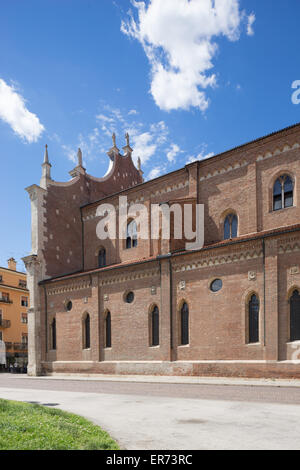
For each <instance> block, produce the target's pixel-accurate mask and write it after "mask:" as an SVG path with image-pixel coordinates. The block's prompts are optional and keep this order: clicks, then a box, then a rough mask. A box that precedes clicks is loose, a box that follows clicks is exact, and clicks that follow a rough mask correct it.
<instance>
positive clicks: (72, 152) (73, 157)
mask: <svg viewBox="0 0 300 470" xmlns="http://www.w3.org/2000/svg"><path fill="white" fill-rule="evenodd" d="M62 149H63V151H64V153H65V155H66V156H67V158H68V159H69V160H70V161H71V162H73V163H77V158H76V152H75V150H74V149H73V148H72V147H70V145H62Z"/></svg>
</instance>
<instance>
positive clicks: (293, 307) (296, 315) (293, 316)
mask: <svg viewBox="0 0 300 470" xmlns="http://www.w3.org/2000/svg"><path fill="white" fill-rule="evenodd" d="M290 325H291V341H300V293H299V291H298V290H295V291H294V292H293V295H292V297H291V299H290Z"/></svg>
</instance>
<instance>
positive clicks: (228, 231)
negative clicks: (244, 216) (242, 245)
mask: <svg viewBox="0 0 300 470" xmlns="http://www.w3.org/2000/svg"><path fill="white" fill-rule="evenodd" d="M237 235H238V218H237V216H236V214H229V215H227V217H226V219H225V221H224V240H230V239H232V238H236V237H237Z"/></svg>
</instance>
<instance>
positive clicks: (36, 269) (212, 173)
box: [24, 124, 300, 378]
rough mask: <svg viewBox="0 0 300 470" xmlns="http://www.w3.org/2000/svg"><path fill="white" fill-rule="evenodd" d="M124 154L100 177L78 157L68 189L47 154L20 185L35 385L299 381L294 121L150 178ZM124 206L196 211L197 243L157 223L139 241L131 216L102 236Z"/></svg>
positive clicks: (116, 153)
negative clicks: (80, 379) (27, 226)
mask: <svg viewBox="0 0 300 470" xmlns="http://www.w3.org/2000/svg"><path fill="white" fill-rule="evenodd" d="M125 144H126V145H125V146H124V147H123V151H122V152H120V150H119V149H118V148H117V143H116V137H115V136H113V147H112V148H111V149H110V150H109V152H108V158H109V163H110V165H109V171H108V173H107V174H106V175H105V176H104V177H103V178H96V177H94V176H91V175H89V174H88V173H87V172H86V169H85V168H84V166H83V159H82V153H81V150H80V149H79V150H78V162H77V166H76V167H75V168H74V169H73V170H72V171H70V175H71V179H70V180H69V181H68V182H65V183H62V182H56V181H54V180H53V179H52V178H51V163H50V159H49V156H48V149H47V147H46V150H45V156H44V162H43V164H42V177H41V181H40V184H39V185H36V184H34V185H32V186H30V187H29V188H27V189H26V190H27V192H28V194H29V197H30V200H31V214H32V215H31V225H32V228H31V230H32V251H31V254H30V255H29V256H27V257H25V258H24V263H25V266H26V269H27V273H28V288H29V290H30V308H29V310H28V335H29V338H28V352H29V364H28V373H29V375H32V376H38V375H51V374H59V373H64V374H68V373H69V374H128V375H140V374H146V375H169V376H170V375H187V376H224V377H225V376H227V377H274V378H276V377H280V378H283V377H286V378H300V124H297V125H295V126H291V127H289V128H286V129H283V130H281V131H279V132H275V133H273V134H271V135H268V136H265V137H262V138H259V139H257V140H255V141H252V142H250V143H247V144H244V145H241V146H239V147H236V148H234V149H232V150H229V151H226V152H224V153H222V154H219V155H216V156H214V157H212V158H210V159H207V160H202V161H195V162H193V163H191V164H188V165H186V166H185V167H184V168H181V169H179V170H177V171H174V172H172V173H169V174H166V175H164V176H161V177H159V178H156V179H153V180H151V181H146V182H145V181H144V180H143V172H142V169H141V164H140V161H139V162H138V164H137V167H136V166H135V165H134V163H133V160H132V148H131V147H130V141H129V136H128V135H127V136H126V141H125ZM125 197H126V201H127V203H126V204H127V207H128V208H130V207H131V206H132V205H136V204H139V205H140V206H141V205H143V206H144V207H146V208H148V209H149V210H150V208H151V206H152V205H156V206H160V205H162V204H163V205H165V206H166V205H169V206H171V205H172V204H177V205H178V206H179V207H182V206H183V205H185V204H187V203H188V204H190V205H191V206H192V207H193V208H195V207H196V206H198V205H202V206H203V207H204V224H203V241H204V244H203V246H201V247H198V248H197V247H196V248H194V249H187V248H186V243H185V242H186V240H185V239H184V235H182V239H178V238H176V237H175V236H174V233H173V231H172V230H171V231H170V236H169V238H165V237H163V236H162V232H161V227H160V226H159V227H158V233H159V236H158V237H152V236H151V234H152V227H151V224H152V221H151V219H149V222H148V226H147V230H148V234H149V237H141V234H140V227H139V222H138V220H135V217H134V216H132V215H131V216H130V217H129V216H128V219H127V220H125V222H124V223H123V222H122V223H120V222H119V217H116V220H117V222H116V224H117V231H116V233H117V236H115V237H107V238H105V239H104V238H103V239H101V238H99V236H98V235H97V231H98V227H99V221H100V220H102V219H103V213H100V212H101V211H99V207H102V208H103V207H113V208H114V209H115V212H116V215H117V216H118V215H119V213H120V211H121V205H120V200H121V198H122V200H124V198H125ZM172 221H173V223H172V224H171V226H172V227H173V226H174V223H175V222H176V217H175V216H174V217H173V218H172ZM161 223H162V218H160V219H159V223H158V224H161ZM120 225H122V226H120ZM123 225H124V226H123ZM123 232H124V235H125V236H124V237H123V236H122V237H121V236H120V235H119V234H120V233H123Z"/></svg>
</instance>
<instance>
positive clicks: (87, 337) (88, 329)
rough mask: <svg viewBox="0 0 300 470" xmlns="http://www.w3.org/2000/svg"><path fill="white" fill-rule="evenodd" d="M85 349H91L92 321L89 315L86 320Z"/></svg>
mask: <svg viewBox="0 0 300 470" xmlns="http://www.w3.org/2000/svg"><path fill="white" fill-rule="evenodd" d="M83 339H84V349H90V347H91V319H90V316H89V314H87V315H86V317H85V319H84V338H83Z"/></svg>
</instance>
